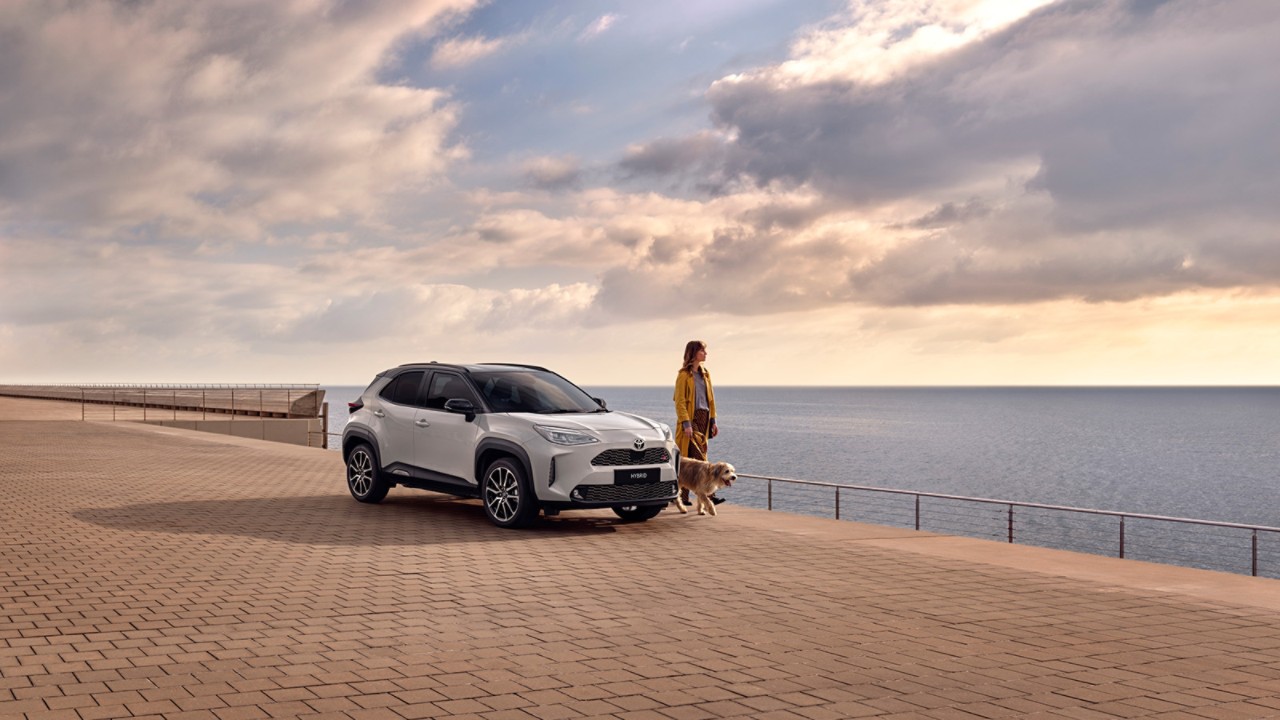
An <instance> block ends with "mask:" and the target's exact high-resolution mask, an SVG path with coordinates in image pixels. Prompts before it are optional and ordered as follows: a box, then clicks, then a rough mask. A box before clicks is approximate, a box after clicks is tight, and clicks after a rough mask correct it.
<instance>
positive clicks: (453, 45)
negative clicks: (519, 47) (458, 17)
mask: <svg viewBox="0 0 1280 720" xmlns="http://www.w3.org/2000/svg"><path fill="white" fill-rule="evenodd" d="M507 44H508V42H507V40H504V39H502V38H494V39H490V38H485V37H469V38H463V37H457V38H450V39H448V40H444V41H442V42H440V43H439V44H438V45H436V48H435V50H434V51H433V52H432V53H431V61H430V64H431V66H432V67H433V68H437V69H444V68H457V67H462V66H465V65H470V64H472V63H474V62H477V61H479V60H482V59H484V58H486V57H489V56H490V55H493V54H495V53H497V52H498V51H499V50H502V49H503V48H504V47H505V46H506V45H507Z"/></svg>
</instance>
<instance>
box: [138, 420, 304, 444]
mask: <svg viewBox="0 0 1280 720" xmlns="http://www.w3.org/2000/svg"><path fill="white" fill-rule="evenodd" d="M142 422H145V423H146V424H148V425H160V426H161V427H172V428H179V429H182V430H199V431H201V432H211V433H220V434H222V435H234V436H236V437H243V438H253V439H255V440H271V441H273V442H283V443H290V444H292V445H306V446H308V447H324V421H323V420H321V419H320V418H289V419H285V418H241V419H237V420H231V419H226V420H145V421H142Z"/></svg>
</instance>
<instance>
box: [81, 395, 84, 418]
mask: <svg viewBox="0 0 1280 720" xmlns="http://www.w3.org/2000/svg"><path fill="white" fill-rule="evenodd" d="M80 422H84V388H80Z"/></svg>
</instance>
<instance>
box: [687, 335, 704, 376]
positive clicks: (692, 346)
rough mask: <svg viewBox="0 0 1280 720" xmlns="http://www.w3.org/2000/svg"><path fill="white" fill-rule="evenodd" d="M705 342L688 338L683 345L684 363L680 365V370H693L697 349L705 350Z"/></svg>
mask: <svg viewBox="0 0 1280 720" xmlns="http://www.w3.org/2000/svg"><path fill="white" fill-rule="evenodd" d="M706 349H707V344H706V343H705V342H703V341H701V340H690V341H689V342H687V343H685V346H684V364H683V365H681V366H680V369H681V370H688V371H689V372H693V362H694V357H695V356H697V354H698V351H699V350H706Z"/></svg>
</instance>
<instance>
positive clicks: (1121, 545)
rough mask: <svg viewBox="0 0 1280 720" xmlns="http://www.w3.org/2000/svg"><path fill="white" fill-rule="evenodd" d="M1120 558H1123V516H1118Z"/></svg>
mask: <svg viewBox="0 0 1280 720" xmlns="http://www.w3.org/2000/svg"><path fill="white" fill-rule="evenodd" d="M1120 559H1121V560H1123V559H1124V516H1123V515H1121V516H1120Z"/></svg>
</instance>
